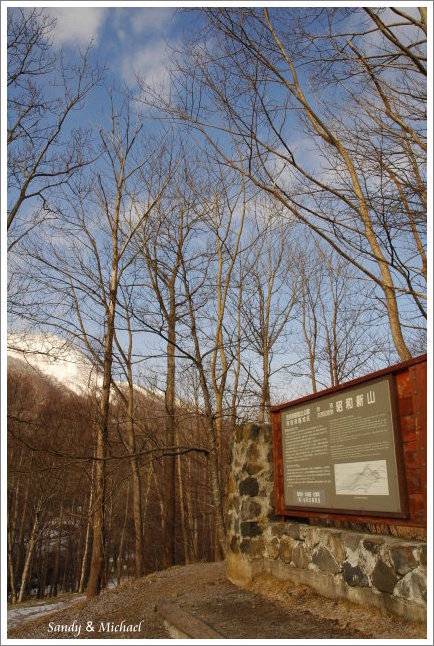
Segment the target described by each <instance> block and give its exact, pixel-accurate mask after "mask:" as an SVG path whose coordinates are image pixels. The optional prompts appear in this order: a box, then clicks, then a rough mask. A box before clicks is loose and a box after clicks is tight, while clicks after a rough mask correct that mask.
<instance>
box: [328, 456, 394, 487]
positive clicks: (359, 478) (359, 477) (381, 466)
mask: <svg viewBox="0 0 434 646" xmlns="http://www.w3.org/2000/svg"><path fill="white" fill-rule="evenodd" d="M334 468H335V486H336V493H337V494H338V495H342V496H355V495H369V496H388V495H389V483H388V479H387V464H386V460H374V461H369V462H347V463H344V464H335V465H334Z"/></svg>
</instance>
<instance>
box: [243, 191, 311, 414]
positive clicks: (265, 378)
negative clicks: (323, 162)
mask: <svg viewBox="0 0 434 646" xmlns="http://www.w3.org/2000/svg"><path fill="white" fill-rule="evenodd" d="M259 209H260V211H259V212H258V213H256V217H255V223H254V229H253V232H252V235H253V238H254V240H256V244H255V245H254V246H253V247H252V251H251V254H250V258H249V259H248V261H247V263H246V264H245V272H246V276H245V278H244V288H245V292H246V294H245V295H244V298H243V304H242V306H241V307H242V328H243V332H244V336H245V338H246V342H247V343H248V344H249V347H250V348H251V349H252V350H253V351H254V352H255V354H256V355H258V356H259V357H260V359H261V364H262V365H261V372H260V376H259V378H256V379H255V381H256V383H257V386H258V387H259V392H260V396H259V421H260V422H264V421H271V394H270V377H271V375H272V360H273V355H274V351H275V350H276V348H277V345H278V343H279V341H280V342H281V341H282V340H283V339H285V337H286V335H287V333H288V329H287V326H288V322H289V321H290V319H291V317H293V316H294V307H295V305H296V302H297V298H298V291H297V286H298V278H297V277H296V276H295V275H294V274H295V272H293V271H292V268H291V265H292V262H293V260H294V258H293V249H294V245H293V242H292V240H291V237H292V233H293V231H292V229H293V227H291V226H290V225H288V223H287V221H286V219H285V218H282V214H281V213H279V209H278V208H276V205H275V204H273V202H271V201H268V200H267V201H266V202H265V204H263V205H262V206H261V207H259ZM285 347H286V348H287V347H288V343H287V341H286V342H285Z"/></svg>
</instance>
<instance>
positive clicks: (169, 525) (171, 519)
mask: <svg viewBox="0 0 434 646" xmlns="http://www.w3.org/2000/svg"><path fill="white" fill-rule="evenodd" d="M170 288H171V289H170V311H169V316H168V318H167V325H168V332H167V339H168V343H167V375H166V393H165V403H166V419H165V441H166V446H175V423H176V422H175V342H176V317H175V291H174V284H173V285H170ZM164 480H165V488H164V506H165V516H166V522H165V533H164V566H165V567H170V566H171V565H174V564H175V558H176V554H175V532H176V524H175V517H176V511H175V509H176V458H175V456H168V457H166V458H165V461H164Z"/></svg>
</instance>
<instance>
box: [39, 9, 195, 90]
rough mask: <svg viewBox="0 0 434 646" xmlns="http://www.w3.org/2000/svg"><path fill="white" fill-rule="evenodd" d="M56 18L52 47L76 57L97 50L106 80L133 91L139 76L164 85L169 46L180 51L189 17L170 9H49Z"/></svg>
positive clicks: (96, 54) (96, 53)
mask: <svg viewBox="0 0 434 646" xmlns="http://www.w3.org/2000/svg"><path fill="white" fill-rule="evenodd" d="M48 13H50V15H52V16H53V17H55V18H56V20H57V26H56V29H55V31H54V32H53V41H54V44H55V45H56V46H57V47H58V48H61V47H62V48H63V49H64V50H65V52H66V53H69V54H72V53H73V52H74V51H77V50H79V49H80V48H81V49H83V48H85V47H86V46H87V45H88V43H89V42H90V41H93V44H94V53H95V56H96V57H97V58H98V60H99V61H100V62H101V63H104V64H105V65H106V66H107V71H108V74H107V80H108V81H111V80H113V81H117V82H124V83H126V84H127V85H128V86H130V87H132V86H134V84H135V74H136V73H139V74H140V75H143V76H144V77H145V78H146V80H151V79H152V80H155V81H159V80H162V79H164V77H165V74H166V62H167V43H170V45H176V41H177V40H178V38H179V37H180V34H181V30H182V27H183V24H185V21H186V19H187V16H185V15H181V14H180V13H179V12H177V11H176V9H174V8H171V7H137V8H129V7H128V8H120V7H88V8H81V7H68V8H66V7H65V8H60V7H59V8H50V9H48Z"/></svg>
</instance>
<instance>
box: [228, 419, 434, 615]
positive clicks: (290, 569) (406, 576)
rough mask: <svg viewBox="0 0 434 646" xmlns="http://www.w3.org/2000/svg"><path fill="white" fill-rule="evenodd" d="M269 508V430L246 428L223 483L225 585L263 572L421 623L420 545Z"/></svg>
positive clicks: (423, 572)
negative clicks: (276, 512)
mask: <svg viewBox="0 0 434 646" xmlns="http://www.w3.org/2000/svg"><path fill="white" fill-rule="evenodd" d="M273 503H274V478H273V455H272V433H271V427H270V426H269V425H267V424H263V425H259V424H246V425H245V426H244V427H241V428H239V429H238V430H237V433H236V436H235V439H234V446H233V453H232V468H231V473H230V478H229V485H228V497H227V537H226V538H227V548H228V552H227V553H228V555H227V572H228V577H229V579H230V580H231V581H233V582H234V583H236V584H237V585H240V586H243V585H246V584H248V583H249V581H251V580H252V579H253V578H254V577H255V576H256V575H257V574H259V573H261V572H264V573H268V574H270V575H272V576H274V577H276V578H277V579H281V580H282V579H283V580H290V581H291V582H293V583H295V584H304V585H308V586H310V587H311V588H312V589H313V590H315V591H316V592H317V593H319V594H322V595H324V596H326V597H329V598H332V599H346V600H348V601H352V602H353V603H357V604H361V605H363V606H371V607H374V608H379V609H383V610H386V611H389V612H392V613H395V614H396V615H399V616H401V617H405V618H406V619H408V620H409V621H422V622H423V621H426V603H427V569H426V565H427V544H426V542H424V541H419V540H415V539H405V538H398V537H396V536H386V535H381V534H367V533H363V532H358V531H350V530H346V529H337V528H332V527H318V526H315V525H310V524H304V523H300V522H295V521H290V520H289V519H288V520H287V521H286V522H280V521H278V520H277V519H276V517H275V516H274V510H273Z"/></svg>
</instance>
